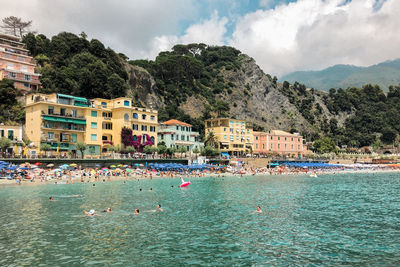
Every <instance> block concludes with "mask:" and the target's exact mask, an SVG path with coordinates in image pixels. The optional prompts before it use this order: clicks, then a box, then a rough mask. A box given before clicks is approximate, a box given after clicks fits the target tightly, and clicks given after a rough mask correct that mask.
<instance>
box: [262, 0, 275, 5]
mask: <svg viewBox="0 0 400 267" xmlns="http://www.w3.org/2000/svg"><path fill="white" fill-rule="evenodd" d="M273 2H274V1H273V0H260V3H259V5H260V6H261V7H270V6H271V5H272V3H273Z"/></svg>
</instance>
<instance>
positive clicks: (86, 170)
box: [0, 163, 397, 185]
mask: <svg viewBox="0 0 400 267" xmlns="http://www.w3.org/2000/svg"><path fill="white" fill-rule="evenodd" d="M41 165H42V164H41V163H37V164H29V163H24V164H21V165H19V166H11V167H10V166H8V167H3V168H0V178H3V179H5V180H15V182H16V183H17V184H19V185H20V184H21V182H22V181H29V182H31V183H36V182H41V183H43V182H44V183H47V182H53V183H56V184H65V183H66V184H68V183H74V182H82V183H83V182H98V181H103V182H106V181H108V182H109V181H112V180H129V179H154V178H174V177H179V176H183V177H190V178H196V177H206V176H207V177H221V176H228V175H232V176H240V177H243V176H254V175H309V176H311V177H317V176H318V175H322V174H336V173H341V172H349V171H363V172H376V171H388V170H389V171H393V170H397V169H394V168H388V167H387V166H385V165H368V166H355V165H352V166H346V165H340V166H339V165H332V167H327V168H304V167H293V166H286V165H281V166H276V167H262V168H255V167H251V166H247V165H245V164H243V165H242V166H240V167H237V166H226V165H214V166H212V165H209V166H207V168H204V169H190V168H168V169H157V168H154V167H151V166H148V167H145V166H143V165H142V166H129V165H122V164H120V165H116V166H114V165H113V166H112V167H103V168H101V167H94V168H93V167H82V166H79V165H77V164H73V163H72V164H64V165H61V166H58V167H56V168H55V166H54V164H48V165H47V166H43V167H42V166H41ZM0 181H1V179H0Z"/></svg>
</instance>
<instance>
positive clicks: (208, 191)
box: [0, 173, 400, 266]
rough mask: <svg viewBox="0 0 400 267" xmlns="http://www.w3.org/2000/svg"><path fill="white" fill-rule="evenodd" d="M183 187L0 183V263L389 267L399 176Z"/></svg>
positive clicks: (399, 202) (216, 181)
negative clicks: (93, 214)
mask: <svg viewBox="0 0 400 267" xmlns="http://www.w3.org/2000/svg"><path fill="white" fill-rule="evenodd" d="M190 180H191V182H192V184H191V185H190V186H189V187H187V188H183V189H181V188H179V187H178V185H179V184H180V180H179V179H153V180H141V181H127V182H126V184H124V183H123V181H115V182H105V183H103V182H97V183H96V186H95V187H93V185H92V183H90V184H89V183H86V184H81V183H76V184H63V185H52V184H51V185H41V186H12V187H10V186H8V187H1V188H0V266H24V265H26V266H60V265H62V266H79V265H100V266H101V265H109V266H134V265H154V266H180V265H212V266H218V265H221V266H232V265H235V266H240V265H243V266H248V265H278V266H287V265H324V266H336V265H359V266H364V265H399V264H400V253H399V252H400V174H394V173H381V174H336V175H320V176H318V178H312V177H308V176H249V177H246V176H245V177H243V178H240V177H220V178H210V177H203V178H192V179H190ZM171 186H173V187H171ZM140 188H142V191H140V190H139V189H140ZM150 188H152V192H150V191H149V190H150ZM74 195H79V197H74ZM49 196H53V197H54V199H55V201H53V202H51V201H49ZM157 204H160V205H161V206H162V208H163V209H164V211H163V212H156V211H155V210H156V205H157ZM257 205H260V206H261V209H262V211H263V212H262V213H256V212H255V210H256V207H257ZM107 207H111V209H112V212H111V213H101V211H102V210H104V209H106V208H107ZM90 209H95V210H96V212H97V213H98V214H100V215H101V216H97V217H85V216H84V213H83V210H86V211H88V210H90ZM134 209H139V210H140V213H139V215H133V211H134Z"/></svg>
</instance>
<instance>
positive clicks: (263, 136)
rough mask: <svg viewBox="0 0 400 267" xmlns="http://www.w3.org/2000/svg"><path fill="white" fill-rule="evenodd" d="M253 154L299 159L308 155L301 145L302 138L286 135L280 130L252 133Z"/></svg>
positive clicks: (296, 134)
mask: <svg viewBox="0 0 400 267" xmlns="http://www.w3.org/2000/svg"><path fill="white" fill-rule="evenodd" d="M253 140H254V143H253V152H254V153H256V154H271V153H277V154H279V155H282V156H292V157H298V158H301V157H302V156H303V155H304V154H306V153H308V151H307V148H306V146H305V145H303V137H302V136H300V135H299V134H298V133H294V134H291V133H288V132H285V131H281V130H272V131H269V132H254V133H253Z"/></svg>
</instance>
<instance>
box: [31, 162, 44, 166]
mask: <svg viewBox="0 0 400 267" xmlns="http://www.w3.org/2000/svg"><path fill="white" fill-rule="evenodd" d="M33 165H36V166H39V165H42V163H40V162H36V163H35V164H33Z"/></svg>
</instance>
